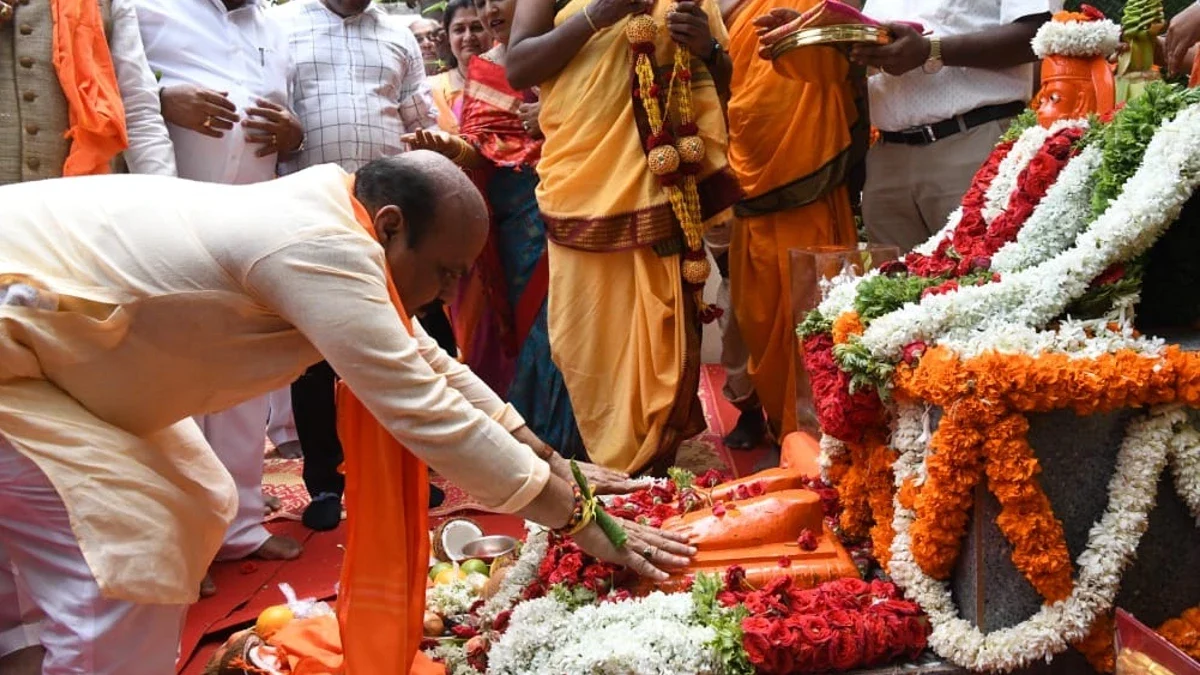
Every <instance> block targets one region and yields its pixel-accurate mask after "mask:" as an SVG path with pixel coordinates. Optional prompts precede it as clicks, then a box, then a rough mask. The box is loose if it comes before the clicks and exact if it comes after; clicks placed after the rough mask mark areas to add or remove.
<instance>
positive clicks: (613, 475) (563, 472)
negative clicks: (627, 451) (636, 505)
mask: <svg viewBox="0 0 1200 675" xmlns="http://www.w3.org/2000/svg"><path fill="white" fill-rule="evenodd" d="M576 464H578V465H579V470H580V471H582V472H583V476H584V478H587V481H588V485H590V486H591V488H592V492H594V493H595V494H597V495H624V494H629V493H630V492H636V491H637V490H641V489H643V488H646V487H648V485H647V483H646V481H644V480H635V479H633V478H630V477H629V474H625V473H621V472H620V471H613V470H612V469H606V468H604V467H602V466H600V465H598V464H588V463H586V462H576ZM550 470H551V471H553V472H554V475H556V476H558V477H559V478H561V479H563V480H565V481H567V482H568V483H570V484H571V485H574V484H575V477H574V476H573V475H572V474H571V462H569V461H568V460H566V459H563V457H562V455H559V454H558V453H557V452H556V453H554V455H552V456H551V457H550Z"/></svg>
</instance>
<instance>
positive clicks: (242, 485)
mask: <svg viewBox="0 0 1200 675" xmlns="http://www.w3.org/2000/svg"><path fill="white" fill-rule="evenodd" d="M269 414H270V395H267V396H258V397H255V398H252V399H250V400H249V401H245V402H244V403H239V404H238V405H235V406H234V407H232V408H228V409H226V410H222V411H221V412H219V413H213V414H211V415H202V416H200V417H197V418H195V419H196V424H198V425H199V426H200V431H201V432H202V433H203V434H204V439H205V440H206V441H208V444H209V445H210V446H212V449H213V452H215V453H216V454H217V457H218V458H219V459H220V460H221V464H224V465H225V468H226V469H228V470H229V475H231V476H233V482H234V484H235V485H237V493H238V508H237V515H235V516H234V518H233V522H232V523H230V524H229V530H227V531H226V532H225V541H224V543H222V545H221V551H220V553H218V554H217V559H218V560H239V559H241V558H245V557H246V556H249V555H250V554H252V553H254V552H255V551H257V550H258V548H259V547H260V546H262V545H263V544H264V543H265V542H266V541H267V539H269V538H270V537H271V534H270V533H269V532H267V528H265V527H263V513H264V511H265V508H266V505H265V502H264V499H263V492H262V479H263V455H264V452H265V450H266V443H265V439H266V431H267V417H268V415H269Z"/></svg>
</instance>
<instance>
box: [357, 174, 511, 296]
mask: <svg viewBox="0 0 1200 675" xmlns="http://www.w3.org/2000/svg"><path fill="white" fill-rule="evenodd" d="M354 196H355V197H357V198H358V200H359V201H360V202H362V204H363V206H365V207H366V208H367V211H368V212H369V213H370V214H371V219H372V221H373V223H374V226H375V233H376V236H377V238H378V239H379V242H380V243H381V244H383V247H384V252H385V255H386V256H387V260H388V267H389V268H390V272H391V275H392V280H393V281H395V283H396V287H397V290H399V292H400V297H401V300H402V301H403V302H404V306H405V307H406V308H407V309H409V310H410V311H416V310H417V309H418V308H420V307H423V306H424V305H426V304H428V303H429V302H431V301H432V300H434V299H436V298H437V297H439V296H442V297H447V298H448V297H449V296H450V295H452V293H453V292H454V291H455V290H456V289H457V287H458V279H460V278H461V277H462V276H464V275H465V274H466V273H467V272H469V271H470V269H471V266H472V265H473V264H474V262H475V258H476V257H478V256H479V253H480V251H482V250H483V245H484V243H485V242H486V241H487V230H488V211H487V204H486V203H485V202H484V200H483V195H481V194H479V190H477V189H476V188H475V185H474V184H473V183H471V181H470V179H468V178H467V176H466V174H464V173H463V172H462V169H460V168H458V166H456V165H455V164H454V163H453V162H451V161H450V160H448V159H446V158H445V157H443V156H441V155H439V154H437V153H435V152H430V151H428V150H416V151H413V152H408V153H405V154H402V155H398V156H396V157H389V158H386V159H377V160H375V161H373V162H370V163H369V164H367V165H366V166H364V167H362V168H361V169H359V170H358V172H357V173H356V174H355V181H354Z"/></svg>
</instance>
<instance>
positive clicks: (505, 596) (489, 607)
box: [479, 522, 550, 625]
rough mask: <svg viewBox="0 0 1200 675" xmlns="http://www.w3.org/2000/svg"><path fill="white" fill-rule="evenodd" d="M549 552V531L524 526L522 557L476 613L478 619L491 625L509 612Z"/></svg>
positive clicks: (529, 523) (539, 526)
mask: <svg viewBox="0 0 1200 675" xmlns="http://www.w3.org/2000/svg"><path fill="white" fill-rule="evenodd" d="M549 548H550V531H549V530H547V529H546V528H544V527H542V526H541V525H538V524H536V523H532V522H526V523H525V544H524V545H523V546H522V547H521V555H520V556H518V557H517V561H516V562H515V563H513V565H512V567H509V568H508V571H507V572H505V576H504V581H502V582H500V588H498V589H497V590H496V594H495V595H493V596H492V597H491V598H489V599H488V601H487V602H485V603H484V604H483V607H482V608H480V610H479V618H480V619H481V620H482V621H483V622H484V623H486V624H488V625H491V623H492V622H493V621H495V620H496V617H497V616H499V615H500V614H501V613H502V612H505V611H507V610H510V609H512V607H513V605H515V604H516V603H517V601H518V600H520V599H521V594H522V593H523V592H524V591H525V589H526V588H528V587H529V584H531V583H533V581H534V579H537V572H538V567H540V566H541V564H542V560H544V559H545V558H546V551H548V550H549Z"/></svg>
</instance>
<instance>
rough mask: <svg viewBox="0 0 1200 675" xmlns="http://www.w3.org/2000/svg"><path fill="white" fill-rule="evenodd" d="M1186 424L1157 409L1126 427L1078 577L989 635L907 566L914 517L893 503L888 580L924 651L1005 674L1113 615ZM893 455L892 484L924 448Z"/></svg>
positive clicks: (945, 589) (1169, 410)
mask: <svg viewBox="0 0 1200 675" xmlns="http://www.w3.org/2000/svg"><path fill="white" fill-rule="evenodd" d="M911 414H912V413H911V412H909V416H911ZM1186 420H1187V413H1186V412H1185V411H1184V410H1183V409H1182V408H1179V407H1176V406H1171V407H1163V408H1157V409H1155V410H1153V411H1152V412H1151V413H1150V414H1149V415H1148V416H1147V417H1143V418H1140V419H1136V420H1134V421H1133V422H1131V423H1130V424H1129V427H1128V428H1127V429H1126V434H1125V440H1124V442H1123V443H1122V444H1121V448H1120V450H1119V451H1118V454H1117V465H1116V469H1115V471H1114V473H1113V476H1112V479H1111V480H1110V481H1109V485H1108V493H1109V499H1108V505H1107V507H1106V509H1105V512H1104V515H1103V516H1101V518H1100V520H1099V521H1098V522H1097V523H1096V524H1095V525H1093V526H1092V529H1091V531H1090V532H1089V534H1088V545H1087V549H1086V550H1085V551H1084V552H1083V554H1081V555H1080V556H1079V558H1078V559H1077V560H1076V564H1077V565H1078V567H1079V575H1078V577H1077V579H1076V580H1075V587H1074V589H1073V590H1072V592H1071V595H1070V596H1069V597H1068V598H1067V599H1066V600H1063V601H1061V602H1058V603H1055V604H1053V605H1043V606H1042V607H1041V609H1040V610H1039V611H1038V612H1037V613H1036V614H1034V615H1033V616H1032V617H1030V618H1029V619H1026V620H1025V621H1023V622H1021V623H1020V624H1017V625H1015V626H1012V627H1009V628H1003V629H1000V630H997V631H994V632H992V633H990V634H987V635H985V634H984V633H982V632H981V631H980V630H979V629H977V628H975V627H974V626H972V625H971V624H970V623H969V622H967V621H966V620H965V619H962V618H961V617H960V616H959V615H958V608H957V607H956V606H955V604H954V598H953V596H952V595H951V593H950V588H949V585H948V584H946V583H945V582H941V581H938V580H936V579H933V578H932V577H930V576H928V575H926V574H925V572H924V571H923V570H922V569H921V567H920V566H919V565H918V564H917V563H916V561H915V560H914V559H913V555H912V549H911V540H910V536H909V528H910V526H911V525H912V523H913V520H914V519H915V517H916V514H915V513H914V512H913V511H911V510H909V509H906V508H904V507H903V506H902V505H901V504H900V501H899V498H897V499H896V500H895V517H894V520H893V523H892V524H893V527H894V528H895V532H896V536H895V539H894V540H893V542H892V561H891V573H892V577H893V579H894V580H895V581H896V583H898V584H899V585H900V586H902V587H903V588H904V589H905V594H906V595H907V596H908V597H909V598H910V599H912V600H913V601H915V602H917V603H918V604H919V605H920V606H921V609H923V610H924V611H925V613H926V615H928V617H929V620H930V624H931V625H932V626H933V633H932V634H931V635H930V637H929V644H930V646H931V647H933V649H934V651H936V652H937V653H938V654H939V655H941V656H942V657H944V658H947V659H950V660H951V661H953V662H954V663H956V664H958V665H960V666H962V667H964V668H968V669H971V670H979V671H1009V670H1013V669H1015V668H1019V667H1021V666H1024V665H1027V664H1030V663H1032V662H1034V661H1037V660H1041V659H1048V658H1050V657H1052V656H1053V655H1055V654H1057V653H1059V652H1061V651H1063V650H1064V649H1066V648H1067V645H1068V644H1070V643H1072V642H1075V641H1078V640H1080V639H1081V638H1083V637H1084V636H1085V635H1087V633H1088V631H1089V630H1090V628H1091V625H1092V623H1093V622H1094V621H1095V620H1096V618H1097V617H1098V616H1099V615H1100V613H1101V612H1105V611H1108V610H1109V609H1110V608H1111V607H1112V604H1113V601H1114V600H1115V598H1116V595H1117V591H1118V589H1119V588H1120V582H1121V575H1122V573H1123V572H1124V570H1125V568H1126V567H1127V566H1128V565H1129V563H1130V562H1131V561H1132V559H1133V557H1134V554H1135V553H1136V552H1137V545H1138V542H1140V541H1141V538H1142V534H1143V533H1145V531H1146V527H1147V526H1148V524H1149V514H1150V510H1151V509H1152V508H1153V506H1154V500H1155V496H1156V493H1157V487H1158V478H1159V476H1160V475H1161V473H1162V471H1163V468H1164V466H1165V464H1166V461H1167V453H1168V446H1169V444H1170V443H1171V441H1172V438H1173V437H1174V435H1175V432H1174V427H1175V426H1176V425H1179V424H1182V423H1184V422H1186ZM896 449H897V450H898V451H900V453H901V456H902V458H903V461H897V462H896V464H895V471H896V480H897V481H898V482H903V481H904V479H906V478H915V474H914V469H913V467H914V466H920V465H922V464H924V462H925V457H926V453H927V447H926V446H917V447H906V448H900V447H898V448H896ZM905 455H917V456H916V457H905Z"/></svg>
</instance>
